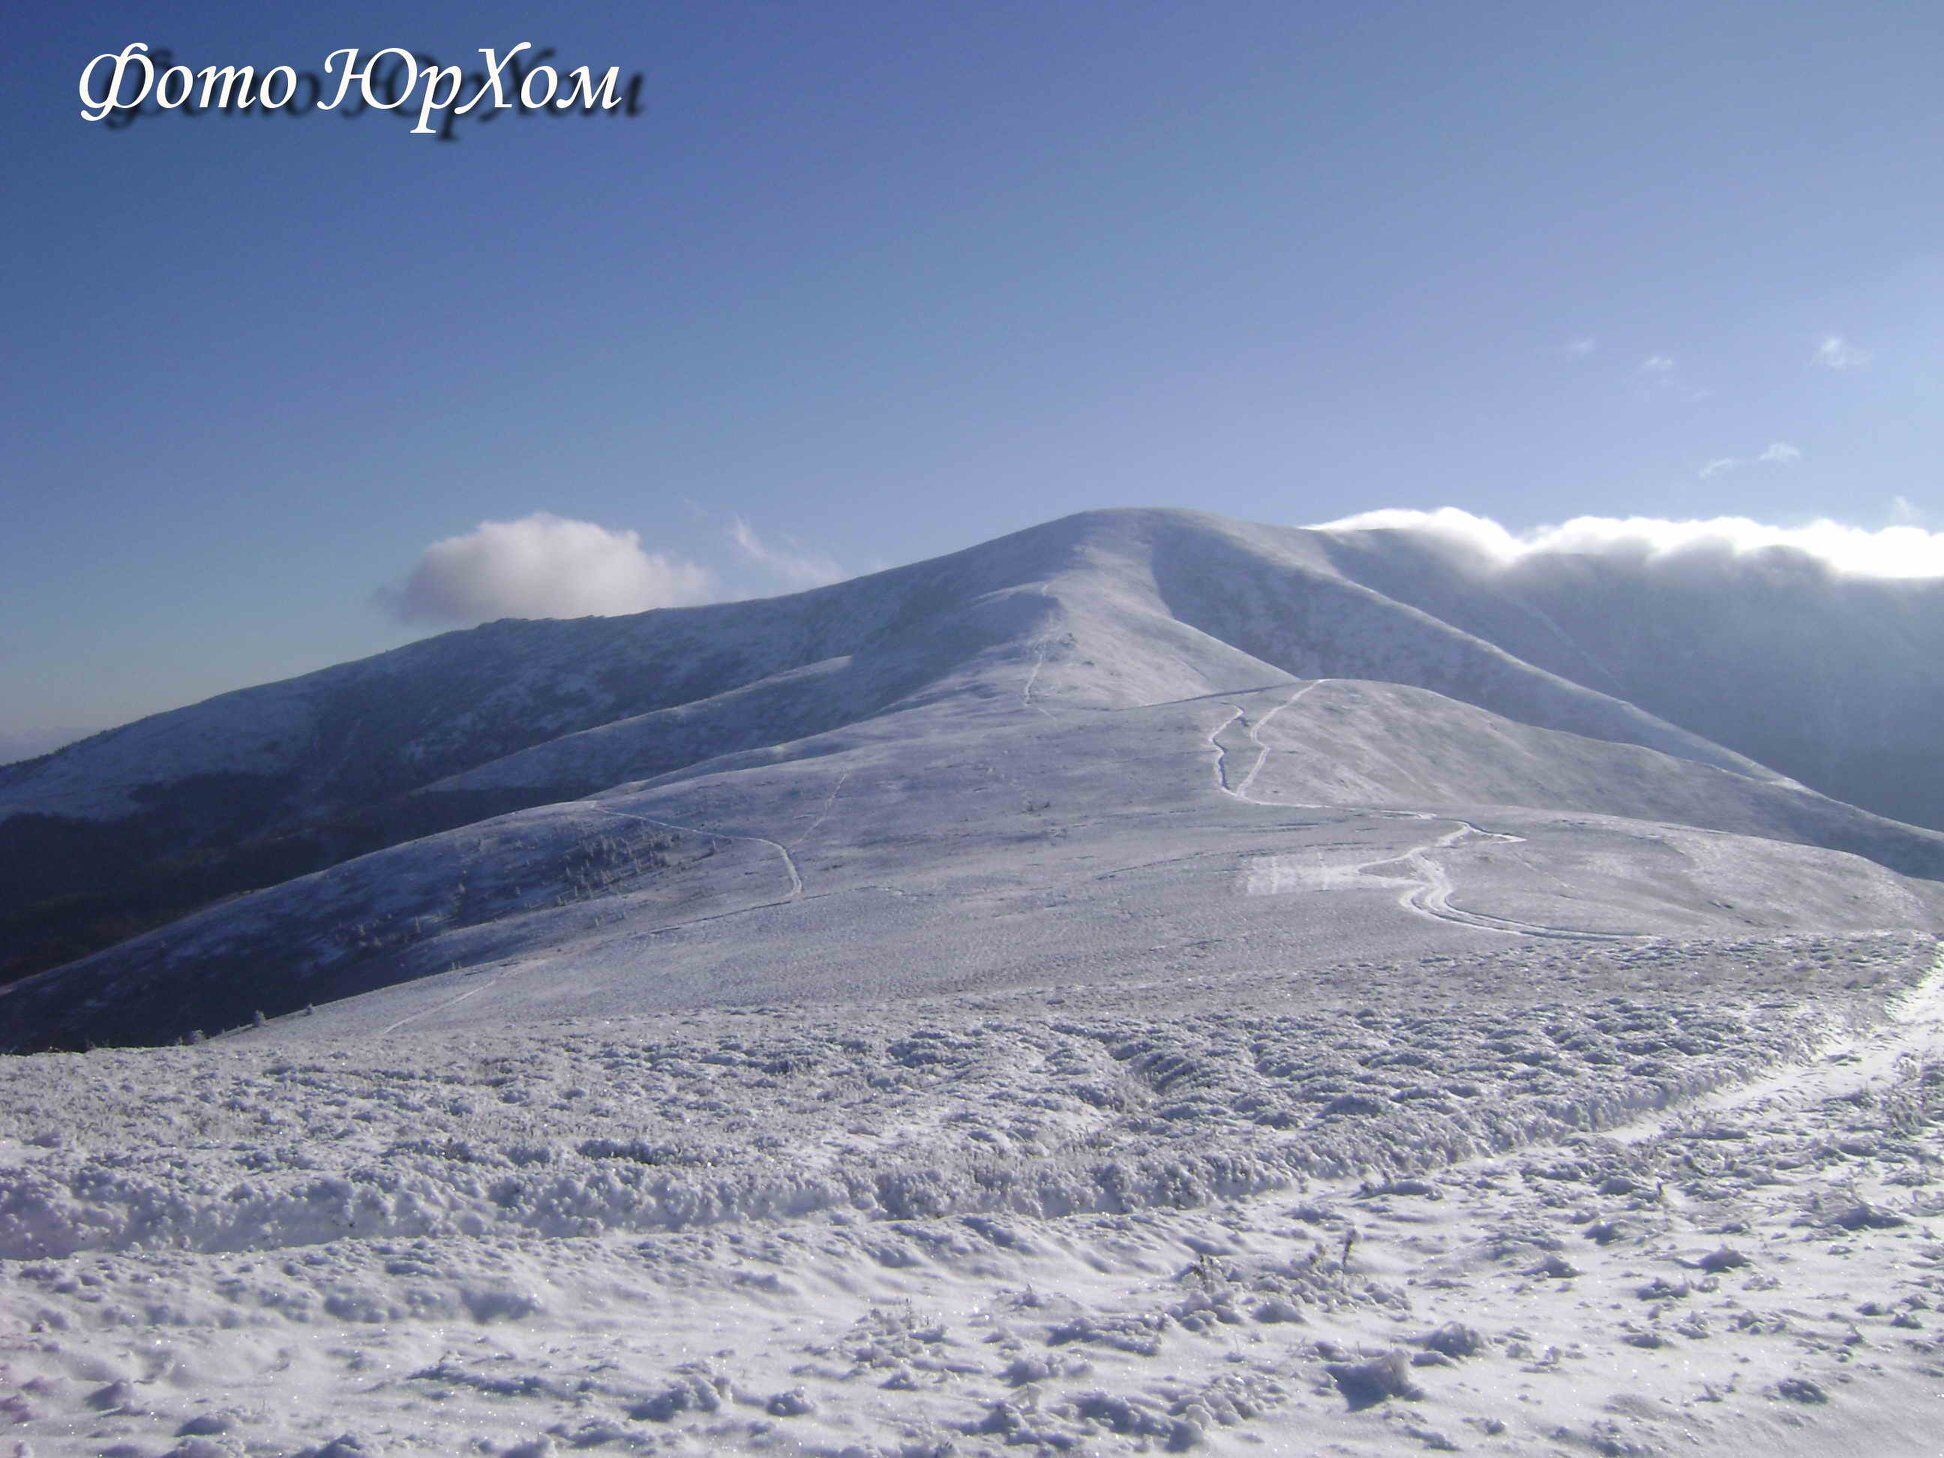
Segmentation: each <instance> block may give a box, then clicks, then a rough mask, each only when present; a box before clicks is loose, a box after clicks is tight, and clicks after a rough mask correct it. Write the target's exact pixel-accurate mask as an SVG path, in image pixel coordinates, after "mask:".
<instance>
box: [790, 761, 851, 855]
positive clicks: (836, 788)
mask: <svg viewBox="0 0 1944 1458" xmlns="http://www.w3.org/2000/svg"><path fill="white" fill-rule="evenodd" d="M850 777H851V772H850V771H849V770H845V771H844V772H843V773H842V774H841V775H839V776H837V783H836V784H834V785H832V786H831V787H830V794H829V795H828V796H827V797H826V798H825V799H824V803H823V809H821V810H819V811H818V812H817V818H816V819H815V820H812V821H811V822H810V823H809V824H808V825H806V826H804V827H803V830H802V831H801V832H800V833H799V834H798V835H797V837H796V838H795V839H794V840H792V841H791V842H790V844H791V845H792V846H799V845H802V844H803V843H804V842H805V841H806V840H808V839H809V838H810V837H811V836H812V835H813V834H815V833H816V829H817V827H818V826H819V825H822V824H823V823H824V821H826V820H828V819H829V818H830V812H831V810H832V808H833V807H835V805H836V804H837V797H838V795H840V794H842V793H843V789H844V783H845V781H847V780H848V779H850Z"/></svg>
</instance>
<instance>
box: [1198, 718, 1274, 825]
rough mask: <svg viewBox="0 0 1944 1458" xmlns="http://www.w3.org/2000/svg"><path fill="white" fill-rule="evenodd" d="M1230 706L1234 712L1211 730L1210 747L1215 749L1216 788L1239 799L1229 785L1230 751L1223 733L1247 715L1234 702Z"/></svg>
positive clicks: (1256, 802)
mask: <svg viewBox="0 0 1944 1458" xmlns="http://www.w3.org/2000/svg"><path fill="white" fill-rule="evenodd" d="M1229 708H1230V709H1231V710H1233V712H1232V713H1230V715H1229V716H1228V718H1226V719H1224V720H1222V722H1221V723H1220V724H1218V725H1216V726H1215V727H1214V728H1213V729H1211V730H1210V731H1209V734H1208V747H1209V748H1210V749H1212V750H1214V751H1215V788H1216V789H1218V790H1220V791H1221V792H1222V793H1223V794H1224V795H1234V796H1235V798H1236V799H1238V800H1239V799H1241V798H1242V797H1241V796H1240V795H1238V794H1236V792H1235V791H1234V790H1233V789H1231V788H1230V787H1229V780H1228V751H1227V750H1226V749H1224V748H1223V747H1222V735H1223V734H1225V733H1227V732H1228V727H1229V725H1231V724H1233V723H1234V722H1235V721H1236V720H1237V719H1244V720H1246V718H1247V715H1245V714H1244V713H1243V712H1242V711H1241V710H1240V709H1239V708H1236V706H1235V705H1234V704H1230V705H1229ZM1252 803H1254V804H1258V805H1259V804H1261V803H1262V802H1261V801H1259V800H1257V801H1253V802H1252Z"/></svg>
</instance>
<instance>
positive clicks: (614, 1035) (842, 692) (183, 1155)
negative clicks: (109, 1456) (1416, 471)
mask: <svg viewBox="0 0 1944 1458" xmlns="http://www.w3.org/2000/svg"><path fill="white" fill-rule="evenodd" d="M1474 606H1475V604H1474ZM1530 608H1531V605H1530V604H1529V603H1526V604H1512V605H1509V606H1506V607H1505V608H1504V610H1505V611H1506V612H1507V613H1511V614H1514V615H1515V616H1516V615H1518V614H1521V613H1526V612H1528V611H1529V610H1530ZM1453 611H1454V612H1455V611H1456V609H1455V608H1454V609H1453ZM711 614H714V616H711ZM644 625H647V626H648V627H649V628H650V629H651V631H649V632H648V633H646V634H644V632H643V626H644ZM440 644H444V645H446V646H444V647H440V646H439V645H440ZM454 645H458V646H457V648H455V646H454ZM455 652H456V653H457V655H458V656H457V657H456V658H455V657H454V656H453V654H454V653H455ZM404 653H405V655H406V657H405V658H403V659H399V660H395V661H391V662H387V660H374V661H373V662H372V663H371V664H366V665H349V666H347V667H346V668H345V669H344V670H334V671H333V673H334V674H335V675H337V676H336V677H326V678H325V679H324V680H323V681H322V682H321V683H320V682H319V681H318V680H316V679H313V680H299V681H296V682H295V684H293V685H283V686H272V687H271V688H270V689H266V690H263V691H256V695H255V697H252V696H247V695H246V696H239V699H240V703H241V706H242V709H243V710H246V711H247V712H244V713H243V720H244V721H247V723H240V722H238V721H232V720H231V719H229V718H227V717H226V716H229V715H231V713H232V711H234V710H237V708H238V705H237V704H235V703H229V701H216V702H215V703H214V704H212V705H208V706H203V707H202V708H200V709H198V710H193V711H185V715H186V717H184V718H182V719H179V720H178V719H175V718H174V717H173V716H167V717H165V719H164V720H157V721H150V723H149V724H148V725H147V726H135V729H133V730H130V731H123V733H122V736H121V737H119V738H117V737H116V736H109V737H108V739H106V740H100V741H95V742H94V747H93V748H89V747H88V746H82V747H81V748H80V749H77V750H76V751H73V752H71V753H70V754H69V755H67V756H54V757H53V758H51V759H49V760H46V761H42V762H39V764H38V765H30V766H26V767H24V768H22V769H19V770H16V771H12V772H9V773H8V774H6V775H4V776H0V804H8V803H10V804H13V805H15V806H16V807H18V806H22V805H28V804H35V805H39V806H41V807H42V808H47V807H50V806H55V805H61V806H66V807H67V808H68V809H69V810H70V811H73V812H75V813H89V814H102V815H111V814H113V813H116V811H115V808H114V807H115V806H116V805H117V804H118V803H120V801H119V799H118V797H124V796H128V795H134V794H136V793H137V792H139V791H141V789H142V787H143V786H144V785H147V784H150V783H153V782H154V781H152V780H148V779H144V776H156V775H166V774H173V773H175V772H177V771H179V770H182V769H183V767H184V766H189V767H190V770H191V771H193V772H210V771H211V769H212V766H216V765H228V766H229V767H230V768H235V767H237V766H239V765H245V764H247V765H255V766H258V767H259V768H261V767H262V766H264V765H270V766H271V768H270V769H266V770H264V771H263V772H264V773H273V772H274V773H276V774H283V775H289V776H290V777H291V783H292V784H293V785H294V786H296V787H297V788H296V790H294V791H293V794H294V795H295V796H296V798H297V800H298V801H300V802H302V803H304V804H309V805H312V806H317V805H328V804H330V803H332V802H333V797H334V796H335V797H342V796H345V795H354V794H355V793H363V791H361V790H359V789H358V786H357V781H356V775H355V774H354V773H353V768H354V767H355V766H357V765H359V764H361V763H363V764H367V765H369V764H371V763H377V764H380V765H381V766H382V765H391V766H394V767H395V766H396V765H398V764H408V765H410V766H411V767H413V772H414V773H418V774H420V776H421V780H420V783H422V784H424V785H426V786H427V788H426V789H425V793H428V794H438V793H442V791H440V790H439V789H437V788H434V787H432V782H435V781H438V782H443V783H445V784H447V785H449V786H453V787H456V788H462V789H468V790H480V789H490V790H494V791H496V792H497V791H513V790H517V791H520V792H521V793H529V792H530V793H532V794H534V795H536V796H538V797H539V798H541V799H543V800H547V801H549V803H545V804H541V805H539V806H538V807H537V808H534V809H530V810H526V811H523V812H521V813H518V814H513V815H506V816H501V817H499V818H496V819H491V820H486V821H482V822H480V823H477V824H473V825H468V826H466V827H464V828H462V829H458V830H453V831H449V832H446V833H444V834H440V835H434V836H429V837H426V838H424V839H421V840H416V841H412V842H410V843H408V844H403V845H398V846H394V847H392V848H390V849H388V850H383V851H379V852H377V853H375V854H372V855H368V856H364V857H361V858H359V859H356V860H352V861H347V862H345V863H343V864H341V865H338V866H336V867H333V868H332V869H330V870H327V871H323V872H320V873H318V874H317V875H314V876H308V877H304V878H302V879H299V880H296V881H291V882H289V883H286V884H284V885H282V886H277V887H272V888H270V889H268V890H265V891H260V892H257V893H254V894H251V895H248V896H242V897H237V898H235V899H232V900H229V901H226V902H223V903H221V904H218V905H214V906H211V907H208V908H206V909H205V910H203V911H201V912H199V913H197V914H195V915H193V916H190V917H187V918H185V919H183V920H182V921H179V922H177V923H175V924H174V925H172V926H168V927H164V928H162V929H160V930H158V931H155V932H152V933H150V934H149V935H147V936H144V937H140V938H137V939H135V940H133V941H131V942H128V943H126V944H124V945H122V946H120V947H117V948H114V949H111V950H109V951H107V952H104V953H101V954H98V955H96V956H94V957H92V958H89V959H86V960H84V961H82V962H78V963H75V964H72V965H71V966H69V967H67V968H63V969H58V970H56V971H54V972H51V973H46V974H43V975H41V976H39V977H36V978H33V979H30V980H29V981H27V982H25V983H21V984H19V985H17V986H15V987H13V988H11V989H6V990H0V1045H6V1046H13V1047H42V1046H47V1045H48V1044H50V1043H67V1044H71V1045H73V1046H76V1047H80V1046H83V1045H84V1044H86V1043H87V1042H90V1041H92V1042H94V1043H96V1044H100V1045H114V1044H141V1043H150V1044H168V1043H171V1042H173V1041H174V1040H176V1039H182V1040H183V1045H182V1046H161V1047H148V1048H138V1047H114V1046H102V1047H98V1048H96V1049H95V1050H94V1051H90V1052H86V1053H45V1054H39V1055H36V1056H26V1057H15V1058H6V1059H0V1454H4V1453H6V1452H7V1451H8V1449H9V1447H10V1446H12V1447H14V1448H16V1449H17V1451H20V1452H31V1453H34V1454H41V1455H46V1454H50V1453H51V1454H74V1455H80V1454H101V1453H114V1454H118V1455H125V1458H137V1455H151V1458H160V1455H163V1454H171V1455H174V1458H212V1455H226V1454H227V1455H239V1454H261V1455H266V1458H267V1455H295V1454H306V1455H310V1458H356V1455H368V1458H375V1455H379V1454H392V1455H397V1454H453V1453H469V1452H470V1453H480V1454H496V1455H504V1458H537V1455H541V1454H546V1453H557V1452H564V1451H569V1450H587V1451H592V1452H624V1453H625V1452H640V1453H666V1454H713V1453H737V1452H750V1453H803V1454H817V1455H829V1458H838V1455H862V1458H890V1455H898V1458H942V1455H945V1454H954V1455H986V1454H1000V1453H1098V1454H1113V1453H1124V1452H1173V1451H1185V1450H1190V1449H1207V1450H1209V1451H1214V1452H1238V1453H1239V1452H1275V1453H1285V1452H1287V1453H1307V1452H1332V1453H1344V1454H1352V1455H1357V1454H1393V1453H1398V1452H1413V1451H1418V1450H1426V1451H1444V1450H1449V1449H1454V1448H1462V1449H1466V1450H1472V1451H1480V1452H1494V1453H1509V1454H1557V1453H1562V1452H1565V1453H1597V1454H1649V1453H1658V1452H1664V1451H1674V1450H1683V1451H1701V1452H1719V1453H1735V1452H1746V1451H1750V1450H1751V1449H1753V1448H1757V1447H1759V1449H1760V1450H1762V1451H1765V1452H1774V1453H1779V1454H1785V1453H1804V1454H1812V1453H1813V1454H1832V1453H1839V1452H1856V1453H1865V1452H1869V1453H1874V1452H1905V1451H1921V1450H1922V1448H1923V1443H1924V1441H1925V1440H1926V1439H1927V1435H1928V1433H1929V1432H1930V1425H1931V1424H1933V1423H1934V1416H1932V1415H1931V1413H1930V1410H1929V1409H1930V1406H1931V1405H1933V1404H1934V1393H1935V1389H1936V1387H1937V1381H1938V1378H1939V1377H1940V1376H1941V1375H1944V1365H1941V1363H1940V1342H1941V1341H1944V1327H1940V1324H1939V1317H1938V1314H1937V1308H1938V1305H1939V1303H1940V1302H1941V1301H1944V1260H1941V1259H1940V1257H1941V1255H1944V1246H1940V1245H1939V1236H1940V1234H1944V1224H1940V1222H1941V1221H1944V1186H1940V1184H1939V1182H1938V1176H1937V1171H1938V1170H1939V1169H1940V1168H1944V1164H1940V1156H1944V1135H1941V1134H1940V1130H1941V1129H1944V1120H1941V1119H1940V1115H1944V1049H1941V1047H1940V1044H1941V1042H1944V1023H1941V1022H1940V1019H1941V1018H1944V981H1940V976H1944V973H1940V968H1941V967H1944V962H1940V959H1939V954H1938V942H1937V940H1936V938H1937V934H1938V932H1939V930H1940V927H1939V914H1940V911H1944V890H1940V885H1939V879H1940V877H1944V838H1941V837H1939V836H1938V835H1937V834H1935V833H1933V832H1930V831H1927V830H1922V829H1919V828H1916V827H1913V826H1910V825H1905V824H1899V823H1897V822H1894V821H1889V820H1885V819H1881V818H1879V817H1877V816H1874V815H1870V814H1867V813H1865V812H1863V811H1860V810H1857V809H1855V808H1853V807H1851V806H1849V805H1845V804H1842V803H1839V802H1837V801H1835V800H1831V799H1828V798H1826V797H1824V796H1822V795H1819V794H1817V793H1815V792H1813V791H1811V790H1808V789H1805V788H1804V787H1803V786H1801V785H1799V784H1797V783H1795V782H1794V781H1792V780H1790V779H1787V778H1785V777H1783V776H1782V775H1779V774H1777V773H1774V772H1772V771H1770V770H1766V769H1764V768H1762V767H1761V766H1759V765H1757V764H1754V763H1752V762H1751V761H1749V760H1747V759H1745V758H1743V757H1742V756H1741V755H1739V754H1737V753H1736V752H1734V751H1733V750H1730V749H1724V748H1722V747H1721V746H1719V745H1716V744H1711V743H1709V742H1707V741H1703V740H1699V739H1696V738H1695V737H1694V736H1693V735H1692V734H1690V733H1688V732H1686V731H1683V730H1680V729H1676V728H1674V727H1673V726H1672V725H1670V724H1668V723H1666V722H1663V721H1661V720H1658V719H1655V718H1653V717H1651V716H1649V715H1646V714H1644V713H1641V712H1640V711H1639V710H1636V709H1634V708H1632V707H1631V706H1630V705H1628V704H1626V703H1624V702H1621V701H1620V700H1618V699H1616V698H1610V697H1606V696H1604V695H1603V694H1601V693H1599V692H1594V691H1590V690H1588V689H1586V688H1584V687H1582V686H1580V685H1578V684H1576V683H1574V682H1571V681H1569V678H1568V677H1564V676H1560V675H1559V674H1558V673H1555V672H1552V671H1547V670H1542V669H1538V668H1535V667H1533V666H1532V665H1531V664H1529V663H1527V662H1524V661H1522V660H1520V659H1517V658H1513V657H1511V656H1510V655H1509V654H1508V653H1507V652H1505V651H1504V650H1503V649H1501V648H1499V647H1496V646H1494V645H1493V643H1491V642H1489V641H1487V639H1486V637H1484V636H1477V635H1473V634H1471V633H1469V632H1459V631H1456V630H1453V629H1451V628H1450V627H1449V625H1448V624H1446V623H1444V622H1443V621H1441V620H1440V619H1438V618H1435V617H1433V616H1432V615H1431V614H1430V613H1428V612H1427V611H1425V610H1422V609H1419V608H1415V607H1406V606H1404V605H1403V604H1402V602H1401V600H1399V599H1398V598H1395V597H1388V596H1385V595H1383V594H1380V593H1378V592H1376V591H1374V590H1373V589H1371V588H1369V587H1367V586H1363V585H1360V584H1359V583H1358V582H1355V581H1352V580H1351V579H1350V578H1348V577H1346V576H1344V575H1342V574H1341V573H1337V572H1335V570H1334V569H1333V568H1332V567H1331V563H1330V558H1329V554H1328V553H1326V552H1325V551H1324V544H1322V543H1320V542H1319V540H1318V539H1317V538H1316V537H1315V536H1314V535H1313V534H1303V533H1264V532H1260V531H1258V530H1257V529H1253V528H1240V527H1236V526H1234V525H1232V524H1225V523H1219V522H1214V521H1212V519H1206V518H1194V517H1187V516H1183V515H1181V514H1170V513H1108V514H1102V515H1099V516H1095V517H1089V518H1079V519H1075V520H1074V521H1071V522H1067V523H1056V524H1054V526H1053V527H1049V528H1042V529H1039V530H1038V531H1036V532H1031V533H1025V534H1022V535H1021V536H1020V537H1017V538H1011V539H1007V541H1005V542H1001V543H994V544H990V545H989V546H988V547H986V548H980V549H975V551H973V552H971V553H965V554H960V556H958V557H956V558H948V559H942V560H941V562H940V563H932V564H921V567H919V568H913V569H904V570H903V571H902V572H901V573H895V574H886V575H884V576H882V577H880V578H877V579H868V580H866V581H865V582H864V583H859V584H845V585H841V586H840V587H839V588H834V589H828V590H826V593H825V594H822V595H820V594H810V595H807V596H806V597H805V598H801V599H792V600H786V601H785V603H784V604H782V605H779V604H744V605H735V606H734V607H733V608H728V609H722V610H715V609H710V610H698V614H696V615H688V616H684V615H682V614H652V615H648V616H647V617H645V618H643V619H639V620H626V621H621V622H614V623H603V624H550V625H549V624H512V625H500V626H498V627H496V628H494V629H491V630H485V631H484V632H483V634H481V635H477V636H475V635H460V636H459V637H458V638H454V639H445V640H435V642H434V643H433V644H427V645H418V648H417V649H415V650H404ZM670 665H685V667H683V668H682V670H681V671H682V673H685V674H687V675H688V676H687V677H686V678H683V679H681V681H679V682H677V681H675V678H674V677H671V675H672V674H674V670H673V669H672V668H671V667H670ZM414 684H416V691H413V692H405V691H403V690H401V687H400V686H401V685H403V686H404V688H405V689H412V688H413V685H414ZM347 686H348V687H347ZM394 694H395V696H396V698H397V702H396V703H388V699H389V698H390V697H392V696H394ZM346 695H348V697H347V696H346ZM225 704H228V707H224V705H225ZM622 704H632V705H635V706H636V707H637V708H638V709H639V710H640V711H639V712H634V713H625V714H620V715H619V716H617V715H616V714H615V713H614V712H613V711H614V709H615V707H616V705H622ZM318 705H323V707H322V708H318V707H317V706H318ZM378 706H385V707H386V712H385V713H382V714H379V715H378V717H377V718H376V719H375V720H374V719H371V718H367V717H364V713H365V711H366V710H374V711H375V709H376V708H377V707H378ZM313 710H315V712H316V713H318V714H319V715H321V716H322V717H321V718H319V719H318V720H316V721H315V722H312V721H310V720H308V719H307V718H306V717H305V716H306V715H308V714H310V713H312V712H313ZM306 724H310V729H309V730H306V728H305V726H306ZM359 725H362V726H364V727H361V728H360V727H356V726H359ZM226 726H227V727H226ZM347 726H352V727H347ZM137 731H139V732H137ZM306 734H308V736H309V737H308V738H307V739H306V738H305V736H306ZM428 735H429V736H431V737H429V738H427V737H424V736H428ZM293 736H294V739H303V740H304V741H305V744H306V745H307V746H308V747H306V748H302V749H301V750H297V751H292V750H291V748H290V745H291V743H292V742H294V739H293ZM400 736H403V737H402V738H401V737H400ZM414 736H419V737H414ZM401 746H405V747H402V748H401ZM83 751H85V753H84V752H83ZM291 754H294V755H295V757H294V758H290V757H287V756H289V755H291ZM224 756H232V758H228V759H226V758H224ZM266 756H267V757H266ZM278 756H286V757H285V758H279V757H278ZM367 788H368V787H367ZM8 797H11V798H10V799H9V798H8ZM340 802H341V803H344V802H342V801H340ZM259 1015H260V1016H259Z"/></svg>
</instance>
